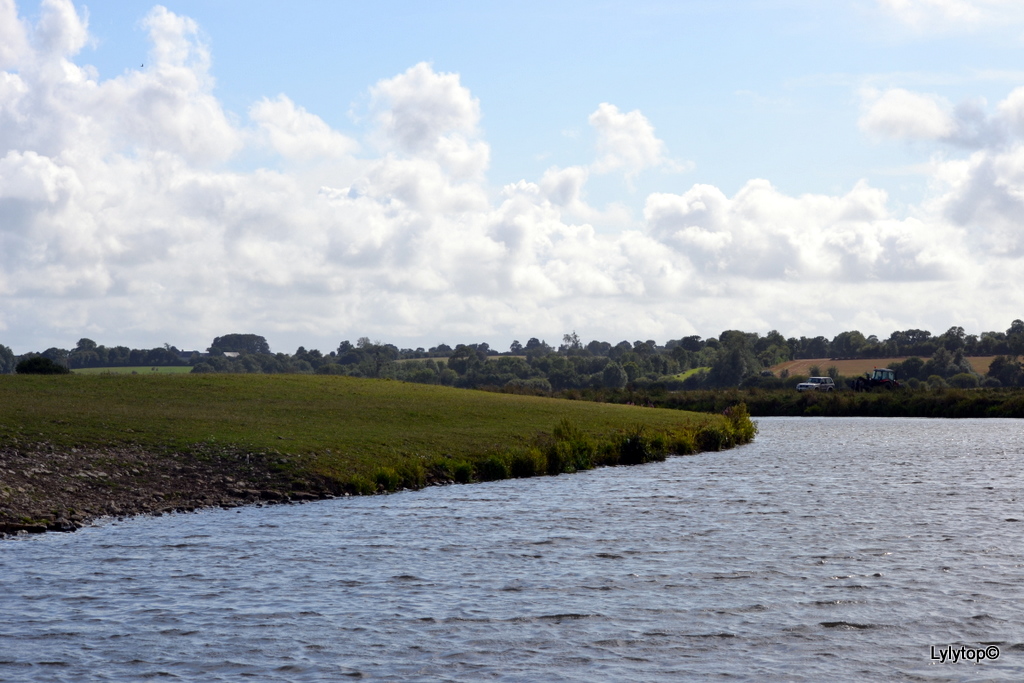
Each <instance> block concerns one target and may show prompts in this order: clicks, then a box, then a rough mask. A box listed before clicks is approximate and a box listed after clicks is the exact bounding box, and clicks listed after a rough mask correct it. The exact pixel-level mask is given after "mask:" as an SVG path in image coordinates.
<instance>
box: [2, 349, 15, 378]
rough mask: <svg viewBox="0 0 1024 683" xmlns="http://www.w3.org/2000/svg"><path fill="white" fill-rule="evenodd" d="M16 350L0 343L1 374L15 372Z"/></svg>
mask: <svg viewBox="0 0 1024 683" xmlns="http://www.w3.org/2000/svg"><path fill="white" fill-rule="evenodd" d="M14 366H15V363H14V352H13V351H11V350H10V349H9V348H7V347H6V346H4V345H3V344H0V375H9V374H10V373H12V372H14Z"/></svg>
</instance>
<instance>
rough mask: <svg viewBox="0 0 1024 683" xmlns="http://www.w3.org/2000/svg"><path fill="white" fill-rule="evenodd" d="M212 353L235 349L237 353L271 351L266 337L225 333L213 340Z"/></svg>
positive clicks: (210, 350) (210, 349)
mask: <svg viewBox="0 0 1024 683" xmlns="http://www.w3.org/2000/svg"><path fill="white" fill-rule="evenodd" d="M207 351H209V352H210V353H214V354H216V353H224V352H226V351H233V352H235V353H270V345H269V344H268V343H267V340H266V339H265V338H264V337H261V336H260V335H258V334H225V335H224V336H223V337H217V338H215V339H214V340H213V343H212V344H211V345H210V348H209V349H207Z"/></svg>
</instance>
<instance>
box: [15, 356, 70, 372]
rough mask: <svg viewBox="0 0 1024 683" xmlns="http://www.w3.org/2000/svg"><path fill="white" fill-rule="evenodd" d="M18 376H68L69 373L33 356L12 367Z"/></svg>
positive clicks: (61, 367)
mask: <svg viewBox="0 0 1024 683" xmlns="http://www.w3.org/2000/svg"><path fill="white" fill-rule="evenodd" d="M14 371H15V372H17V373H18V374H19V375H68V374H71V371H70V370H68V369H67V368H66V367H64V366H63V365H60V364H58V363H54V362H53V361H52V360H50V359H49V358H46V357H44V356H33V357H31V358H26V359H25V360H23V361H21V362H20V363H18V364H17V365H16V366H14Z"/></svg>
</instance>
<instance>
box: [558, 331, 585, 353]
mask: <svg viewBox="0 0 1024 683" xmlns="http://www.w3.org/2000/svg"><path fill="white" fill-rule="evenodd" d="M582 348H583V344H582V343H581V342H580V336H579V335H578V334H576V330H573V331H572V332H571V333H569V334H563V335H562V349H559V350H565V351H579V350H580V349H582Z"/></svg>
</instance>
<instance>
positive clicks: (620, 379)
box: [601, 361, 629, 389]
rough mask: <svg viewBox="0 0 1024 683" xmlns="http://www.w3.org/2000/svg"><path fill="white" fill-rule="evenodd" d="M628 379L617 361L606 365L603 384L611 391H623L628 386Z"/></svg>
mask: <svg viewBox="0 0 1024 683" xmlns="http://www.w3.org/2000/svg"><path fill="white" fill-rule="evenodd" d="M628 379H629V378H628V377H627V376H626V371H625V370H623V369H622V366H621V365H619V364H618V363H616V362H615V361H612V362H611V363H609V364H608V365H606V366H605V368H604V372H602V373H601V383H602V384H604V386H606V387H608V388H609V389H621V388H622V387H624V386H626V381H627V380H628Z"/></svg>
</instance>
